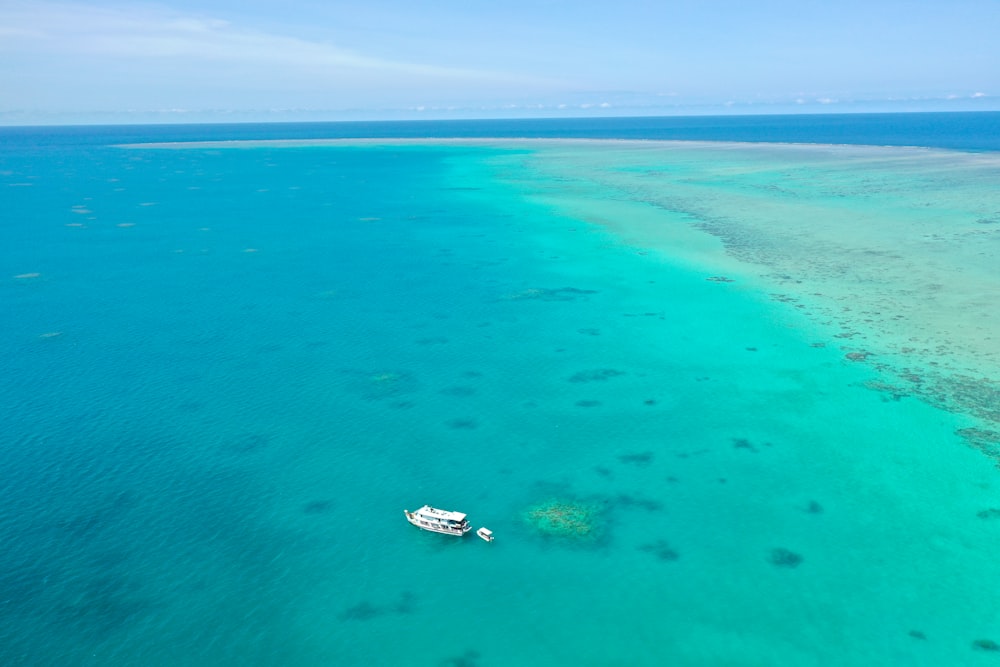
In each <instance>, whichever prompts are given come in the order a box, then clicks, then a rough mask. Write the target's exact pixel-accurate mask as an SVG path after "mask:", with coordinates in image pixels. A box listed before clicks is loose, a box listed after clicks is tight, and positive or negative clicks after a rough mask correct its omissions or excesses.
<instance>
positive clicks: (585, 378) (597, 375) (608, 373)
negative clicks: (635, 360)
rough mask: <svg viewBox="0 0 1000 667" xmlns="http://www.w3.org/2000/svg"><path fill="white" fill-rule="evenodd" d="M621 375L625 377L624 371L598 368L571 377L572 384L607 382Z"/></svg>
mask: <svg viewBox="0 0 1000 667" xmlns="http://www.w3.org/2000/svg"><path fill="white" fill-rule="evenodd" d="M619 375H625V372H624V371H618V370H615V369H614V368H596V369H594V370H589V371H580V372H579V373H574V374H573V375H571V376H570V378H569V381H570V382H605V381H606V380H610V379H611V378H613V377H618V376H619Z"/></svg>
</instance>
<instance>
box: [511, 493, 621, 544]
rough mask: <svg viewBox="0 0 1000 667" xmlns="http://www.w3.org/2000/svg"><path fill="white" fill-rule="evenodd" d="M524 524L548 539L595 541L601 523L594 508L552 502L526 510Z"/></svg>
mask: <svg viewBox="0 0 1000 667" xmlns="http://www.w3.org/2000/svg"><path fill="white" fill-rule="evenodd" d="M524 518H525V520H526V521H527V522H528V523H529V524H530V525H531V526H532V527H533V528H535V530H537V531H538V532H540V533H542V534H543V535H547V536H550V537H567V538H573V539H590V540H593V539H597V538H598V537H599V536H600V534H601V532H602V531H603V529H604V525H603V524H604V521H603V519H602V517H601V513H600V510H599V508H598V507H597V506H596V505H593V504H589V503H585V502H580V501H575V500H569V499H560V498H555V499H551V500H546V501H544V502H542V503H539V504H537V505H533V506H532V507H530V508H528V510H527V511H526V512H525V513H524Z"/></svg>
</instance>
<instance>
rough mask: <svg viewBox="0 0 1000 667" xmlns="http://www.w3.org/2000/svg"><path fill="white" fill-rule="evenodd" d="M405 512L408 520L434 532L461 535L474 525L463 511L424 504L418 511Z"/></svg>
mask: <svg viewBox="0 0 1000 667" xmlns="http://www.w3.org/2000/svg"><path fill="white" fill-rule="evenodd" d="M403 513H404V514H406V520H407V521H409V522H410V523H412V524H413V525H414V526H416V527H417V528H421V529H423V530H429V531H431V532H433V533H444V534H445V535H456V536H458V537H461V536H463V535H465V534H466V533H467V532H469V531H470V530H472V526H470V525H469V522H468V520H466V518H465V515H464V514H462V513H461V512H449V511H447V510H439V509H437V508H435V507H431V506H430V505H424V506H423V507H421V508H420V509H418V510H417V511H416V512H411V511H410V510H403Z"/></svg>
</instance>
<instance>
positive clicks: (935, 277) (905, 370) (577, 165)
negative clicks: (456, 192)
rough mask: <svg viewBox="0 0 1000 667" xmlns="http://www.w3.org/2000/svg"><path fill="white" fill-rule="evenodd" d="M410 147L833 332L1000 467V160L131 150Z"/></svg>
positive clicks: (666, 152) (702, 150) (520, 150)
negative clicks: (474, 163)
mask: <svg viewBox="0 0 1000 667" xmlns="http://www.w3.org/2000/svg"><path fill="white" fill-rule="evenodd" d="M420 145H438V146H440V145H455V146H483V147H491V148H499V149H510V151H511V152H510V153H509V154H508V155H501V156H500V157H495V156H494V157H490V158H489V159H491V160H493V161H494V162H495V165H496V168H497V170H498V173H499V174H500V175H501V176H502V177H503V178H505V179H507V180H509V181H511V182H516V183H517V185H518V186H519V187H520V188H522V189H526V190H528V191H529V192H532V190H533V188H534V191H533V192H532V196H533V197H534V198H535V199H537V200H539V201H542V202H544V203H546V204H548V205H550V206H554V207H555V208H557V209H558V210H560V211H562V212H564V213H566V214H568V215H570V216H572V217H574V218H577V219H581V220H584V221H586V222H591V223H596V224H600V225H603V226H606V227H608V228H610V229H612V230H613V231H615V232H616V233H617V234H619V235H620V236H622V237H623V238H624V239H625V240H626V241H627V242H629V243H632V244H634V245H637V246H640V247H643V248H644V249H646V250H645V251H647V252H658V253H661V254H662V255H664V256H666V257H668V258H669V260H670V261H675V262H681V263H687V264H690V265H692V266H699V267H704V269H705V270H706V272H707V273H706V279H709V280H713V281H715V282H718V283H720V288H734V289H746V288H748V287H749V288H752V289H756V290H760V291H762V292H763V293H764V294H767V295H769V298H771V299H774V300H775V301H777V302H781V303H783V304H785V306H786V307H788V308H794V309H795V310H797V311H799V312H801V313H802V314H804V315H805V316H807V317H808V318H810V319H811V320H812V321H813V322H814V323H816V324H819V325H820V326H821V327H822V328H823V329H825V330H826V331H827V337H826V339H825V340H821V341H816V342H815V343H814V344H815V345H817V346H820V345H829V346H833V345H836V346H839V347H840V348H841V349H842V350H843V351H844V358H845V362H847V363H864V364H869V365H872V366H873V367H875V368H876V369H877V370H878V371H880V373H881V374H882V377H883V378H885V379H884V380H880V381H873V382H872V383H870V388H872V389H875V390H879V391H885V392H887V393H888V394H890V395H891V396H892V397H894V398H899V397H901V396H908V395H910V396H919V397H920V398H922V399H924V400H926V401H928V402H930V403H932V404H934V405H936V406H938V407H940V408H943V409H946V410H950V411H955V412H962V413H966V414H967V415H969V416H970V417H973V418H974V419H973V422H974V423H973V424H971V425H970V429H969V430H967V431H965V432H964V433H962V434H963V435H965V436H966V439H967V440H968V441H969V444H970V445H972V446H974V447H977V448H978V449H981V450H982V451H984V452H986V453H987V454H988V455H990V456H992V457H994V458H997V459H998V461H1000V454H998V453H997V452H998V451H1000V444H998V443H1000V306H998V305H997V304H1000V269H998V268H997V267H1000V192H998V191H997V189H996V188H995V184H996V183H997V182H1000V154H997V153H965V152H960V151H951V150H940V149H928V148H919V147H879V146H855V145H820V144H763V143H761V144H756V143H736V142H697V141H648V140H608V139H489V138H476V139H468V138H456V139H311V140H288V141H282V140H268V141H229V142H226V141H223V142H198V143H172V144H137V145H129V146H125V147H127V148H173V149H181V148H257V147H262V146H269V147H288V148H294V147H309V146H315V147H321V146H420ZM553 182H554V183H555V185H554V186H550V187H548V188H545V187H544V186H541V185H539V186H537V187H535V184H536V183H537V184H542V183H553ZM730 283H735V284H734V285H730ZM984 443H985V444H984Z"/></svg>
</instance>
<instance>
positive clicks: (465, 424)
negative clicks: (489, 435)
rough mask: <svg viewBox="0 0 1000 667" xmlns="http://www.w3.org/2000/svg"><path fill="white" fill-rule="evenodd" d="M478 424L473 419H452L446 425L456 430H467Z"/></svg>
mask: <svg viewBox="0 0 1000 667" xmlns="http://www.w3.org/2000/svg"><path fill="white" fill-rule="evenodd" d="M477 426H478V424H477V423H476V421H475V420H474V419H452V420H450V421H448V427H449V428H453V429H457V430H469V429H474V428H476V427H477Z"/></svg>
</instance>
